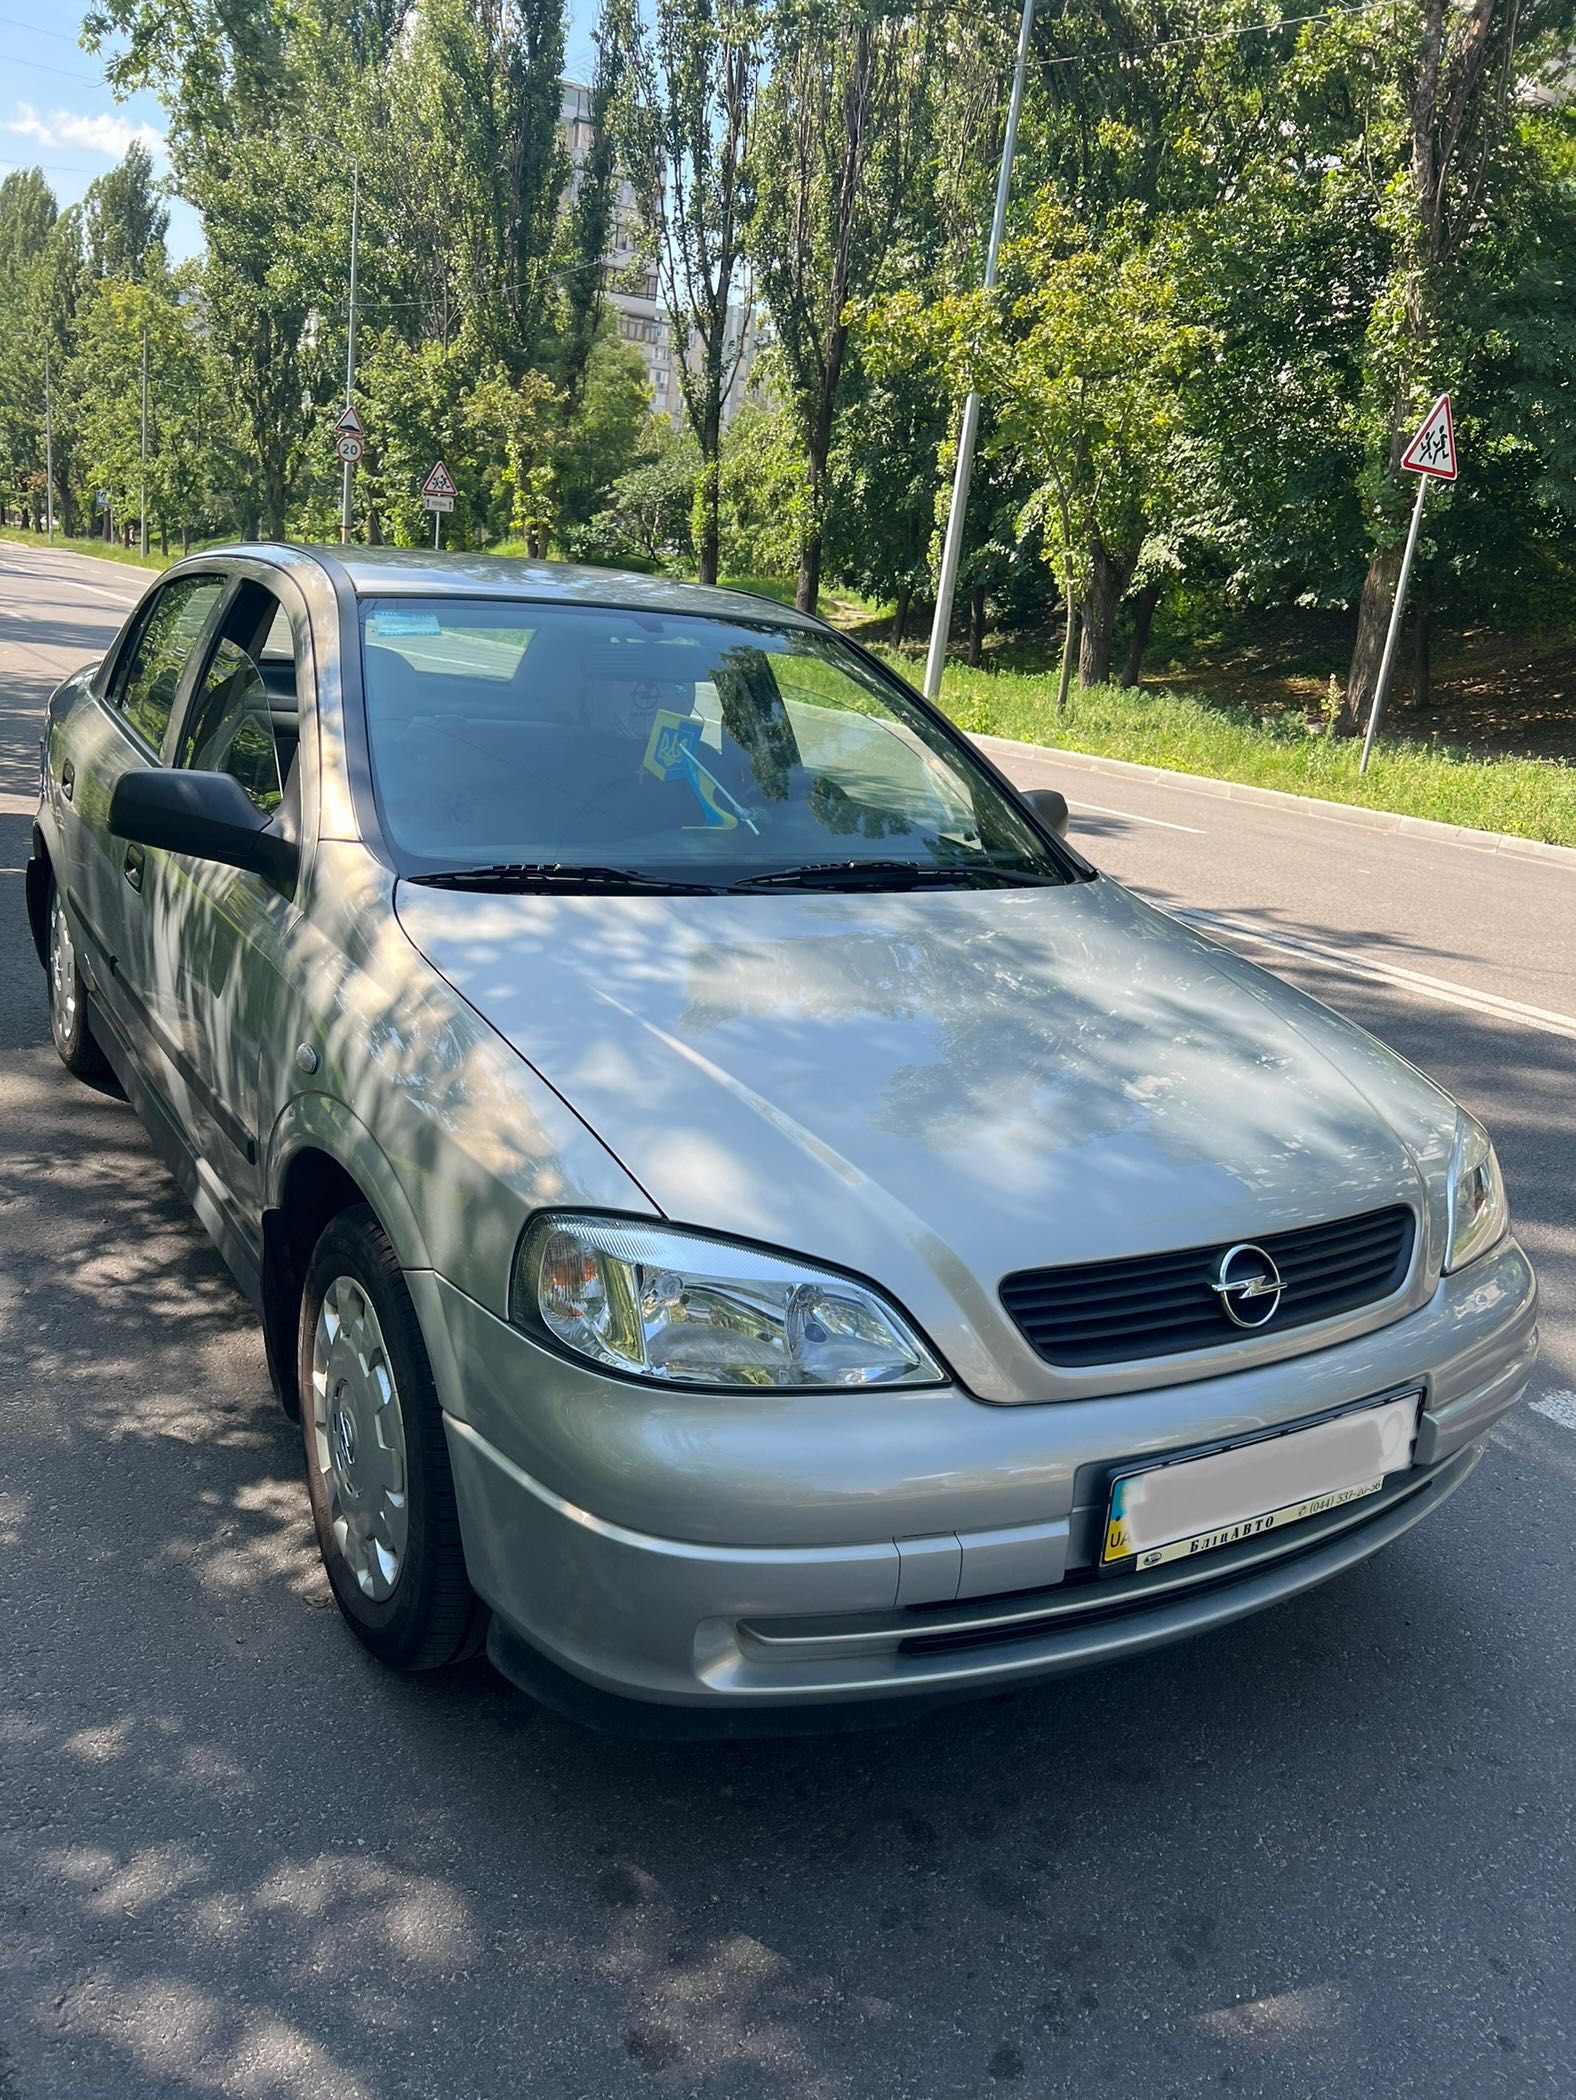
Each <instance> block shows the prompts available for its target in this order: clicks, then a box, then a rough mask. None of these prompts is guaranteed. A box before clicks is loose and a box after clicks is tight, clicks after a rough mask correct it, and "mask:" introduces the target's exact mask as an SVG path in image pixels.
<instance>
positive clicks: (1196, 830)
mask: <svg viewBox="0 0 1576 2100" xmlns="http://www.w3.org/2000/svg"><path fill="white" fill-rule="evenodd" d="M1067 799H1068V800H1069V802H1071V801H1072V797H1071V796H1069V797H1068V798H1067ZM1085 809H1092V810H1096V811H1098V812H1099V814H1100V815H1101V816H1102V817H1120V818H1122V820H1123V822H1124V823H1128V824H1154V825H1156V826H1158V828H1159V829H1160V830H1161V831H1191V832H1192V833H1193V835H1194V837H1195V838H1206V837H1207V836H1208V833H1207V832H1206V831H1205V830H1204V829H1203V827H1202V825H1199V824H1173V823H1172V822H1171V820H1170V818H1169V817H1140V816H1137V815H1135V813H1134V812H1133V811H1132V810H1130V809H1108V808H1107V807H1106V805H1105V804H1104V803H1103V802H1085V801H1084V799H1083V798H1082V796H1080V797H1079V798H1078V801H1077V802H1076V804H1074V806H1073V822H1074V823H1075V824H1076V823H1077V821H1078V813H1079V811H1080V810H1085Z"/></svg>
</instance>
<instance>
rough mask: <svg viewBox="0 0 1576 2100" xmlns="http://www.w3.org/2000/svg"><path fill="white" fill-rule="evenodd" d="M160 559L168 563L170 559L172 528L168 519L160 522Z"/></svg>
mask: <svg viewBox="0 0 1576 2100" xmlns="http://www.w3.org/2000/svg"><path fill="white" fill-rule="evenodd" d="M159 557H160V559H161V560H162V561H168V560H169V558H170V526H169V520H168V519H167V518H160V520H159Z"/></svg>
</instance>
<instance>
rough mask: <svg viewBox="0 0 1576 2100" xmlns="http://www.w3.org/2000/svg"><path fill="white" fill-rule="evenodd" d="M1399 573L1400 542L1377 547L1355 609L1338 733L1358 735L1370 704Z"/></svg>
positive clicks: (1336, 726)
mask: <svg viewBox="0 0 1576 2100" xmlns="http://www.w3.org/2000/svg"><path fill="white" fill-rule="evenodd" d="M1400 576H1401V542H1400V541H1399V540H1397V541H1395V543H1394V544H1393V545H1392V546H1389V547H1376V548H1375V549H1374V553H1373V559H1372V560H1371V561H1370V562H1369V564H1368V574H1367V575H1366V576H1365V577H1364V578H1363V595H1362V601H1361V603H1360V604H1359V606H1358V608H1357V639H1356V641H1355V642H1354V643H1353V645H1352V663H1351V669H1350V670H1349V671H1348V672H1347V674H1346V693H1345V697H1344V698H1343V699H1342V701H1341V711H1340V713H1339V714H1338V715H1337V716H1336V718H1335V734H1336V735H1337V736H1361V734H1362V731H1363V725H1364V724H1365V723H1366V722H1367V720H1368V711H1369V709H1370V708H1371V707H1372V706H1373V700H1374V688H1375V687H1376V686H1377V685H1378V683H1379V664H1380V661H1381V659H1382V658H1383V656H1384V638H1385V630H1386V628H1387V627H1388V626H1389V624H1390V608H1391V606H1392V605H1393V604H1394V603H1395V587H1396V584H1397V583H1398V582H1399V580H1400Z"/></svg>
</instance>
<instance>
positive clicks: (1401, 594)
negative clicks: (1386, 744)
mask: <svg viewBox="0 0 1576 2100" xmlns="http://www.w3.org/2000/svg"><path fill="white" fill-rule="evenodd" d="M1432 479H1433V477H1432V475H1429V474H1419V475H1418V477H1417V501H1416V502H1415V503H1414V504H1413V505H1412V529H1411V531H1410V532H1408V534H1407V536H1406V552H1405V553H1404V554H1403V555H1402V556H1401V574H1400V576H1399V577H1398V578H1397V580H1396V586H1395V603H1394V605H1392V606H1391V608H1390V631H1389V633H1388V634H1387V635H1386V636H1385V638H1384V655H1383V656H1382V657H1381V658H1380V659H1379V682H1378V684H1377V685H1376V686H1375V687H1374V704H1373V706H1372V707H1371V708H1370V709H1369V710H1368V734H1367V735H1366V736H1365V737H1364V738H1363V755H1362V757H1361V758H1360V759H1359V760H1358V764H1357V772H1358V777H1359V778H1361V777H1362V775H1363V774H1364V773H1366V772H1367V771H1368V756H1369V753H1370V752H1371V751H1372V750H1373V747H1374V737H1375V735H1376V734H1377V732H1378V729H1379V717H1380V716H1381V715H1382V714H1383V713H1384V703H1385V695H1386V694H1387V693H1388V692H1389V690H1390V666H1391V665H1392V664H1393V663H1394V662H1395V645H1396V641H1397V639H1398V638H1399V636H1400V633H1401V615H1402V613H1403V612H1404V611H1405V609H1406V587H1407V584H1408V583H1409V582H1410V581H1411V577H1412V556H1413V555H1414V554H1415V553H1416V552H1417V533H1418V528H1419V526H1420V525H1421V524H1422V522H1423V498H1424V497H1425V496H1426V495H1427V494H1428V484H1429V482H1430V481H1431V480H1432Z"/></svg>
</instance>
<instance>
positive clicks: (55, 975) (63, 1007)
mask: <svg viewBox="0 0 1576 2100" xmlns="http://www.w3.org/2000/svg"><path fill="white" fill-rule="evenodd" d="M49 1014H50V1019H51V1020H52V1021H53V1022H54V1024H55V1033H56V1034H57V1035H58V1036H59V1037H60V1038H61V1039H62V1041H65V1042H69V1041H70V1039H71V1035H72V1031H73V1030H74V1029H75V1027H76V1025H77V951H76V949H75V948H74V947H73V946H72V945H71V927H70V924H69V922H68V921H67V918H66V907H65V906H64V905H63V904H62V903H61V901H60V895H59V892H58V891H57V892H56V895H55V901H54V904H53V906H52V908H51V910H50V915H49Z"/></svg>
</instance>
